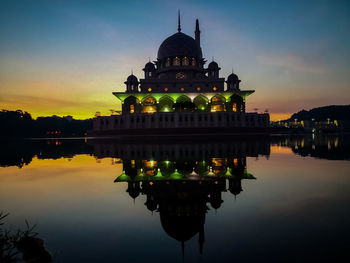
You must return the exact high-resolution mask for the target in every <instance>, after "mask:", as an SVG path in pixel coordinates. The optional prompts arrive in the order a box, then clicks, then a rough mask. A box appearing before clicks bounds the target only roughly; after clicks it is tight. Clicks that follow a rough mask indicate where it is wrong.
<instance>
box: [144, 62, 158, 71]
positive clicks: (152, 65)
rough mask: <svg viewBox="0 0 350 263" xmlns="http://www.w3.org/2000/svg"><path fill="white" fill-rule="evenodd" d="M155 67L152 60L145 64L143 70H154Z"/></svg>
mask: <svg viewBox="0 0 350 263" xmlns="http://www.w3.org/2000/svg"><path fill="white" fill-rule="evenodd" d="M155 69H156V67H155V66H154V64H153V63H152V62H148V63H147V64H146V65H145V68H144V69H143V70H147V71H153V70H155Z"/></svg>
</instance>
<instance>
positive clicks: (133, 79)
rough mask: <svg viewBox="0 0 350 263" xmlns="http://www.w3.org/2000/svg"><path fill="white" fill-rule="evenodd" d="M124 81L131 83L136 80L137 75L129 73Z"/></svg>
mask: <svg viewBox="0 0 350 263" xmlns="http://www.w3.org/2000/svg"><path fill="white" fill-rule="evenodd" d="M126 82H132V83H137V82H138V80H137V77H136V76H135V75H133V74H131V75H130V76H129V77H128V78H127V79H126Z"/></svg>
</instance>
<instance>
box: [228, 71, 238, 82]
mask: <svg viewBox="0 0 350 263" xmlns="http://www.w3.org/2000/svg"><path fill="white" fill-rule="evenodd" d="M238 81H239V78H238V76H237V75H236V74H235V73H232V74H230V75H229V76H228V77H227V82H238Z"/></svg>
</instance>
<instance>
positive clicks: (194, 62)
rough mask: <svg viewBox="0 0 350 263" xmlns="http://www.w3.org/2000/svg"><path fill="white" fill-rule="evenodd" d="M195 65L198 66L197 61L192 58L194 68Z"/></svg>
mask: <svg viewBox="0 0 350 263" xmlns="http://www.w3.org/2000/svg"><path fill="white" fill-rule="evenodd" d="M195 65H196V59H195V58H192V66H195Z"/></svg>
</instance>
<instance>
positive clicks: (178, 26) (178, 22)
mask: <svg viewBox="0 0 350 263" xmlns="http://www.w3.org/2000/svg"><path fill="white" fill-rule="evenodd" d="M177 32H181V21H180V8H179V9H178V10H177Z"/></svg>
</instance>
